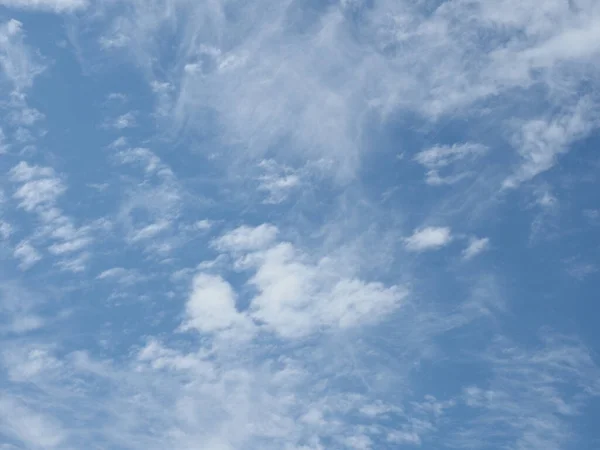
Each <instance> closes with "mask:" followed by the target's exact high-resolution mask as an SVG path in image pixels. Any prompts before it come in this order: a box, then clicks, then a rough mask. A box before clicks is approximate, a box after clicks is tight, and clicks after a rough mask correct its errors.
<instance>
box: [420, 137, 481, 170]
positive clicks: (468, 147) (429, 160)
mask: <svg viewBox="0 0 600 450" xmlns="http://www.w3.org/2000/svg"><path fill="white" fill-rule="evenodd" d="M486 151H487V147H485V146H483V145H481V144H473V143H466V144H454V145H452V146H448V145H444V146H442V145H440V146H435V147H432V148H429V149H427V150H422V151H420V152H419V153H417V154H416V155H415V157H414V159H415V161H417V162H418V163H419V164H422V165H423V166H425V167H426V168H428V169H441V168H443V167H447V166H449V165H450V164H453V163H455V162H457V161H460V160H463V159H466V158H473V157H476V156H480V155H482V154H483V153H485V152H486Z"/></svg>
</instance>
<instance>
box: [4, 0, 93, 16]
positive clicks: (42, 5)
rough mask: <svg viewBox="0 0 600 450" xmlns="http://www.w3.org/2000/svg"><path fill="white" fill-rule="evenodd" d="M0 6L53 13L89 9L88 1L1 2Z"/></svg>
mask: <svg viewBox="0 0 600 450" xmlns="http://www.w3.org/2000/svg"><path fill="white" fill-rule="evenodd" d="M0 5H4V6H8V7H9V8H22V9H31V10H40V11H52V12H57V13H61V12H72V11H76V10H79V9H83V8H85V7H87V5H88V1H87V0H0Z"/></svg>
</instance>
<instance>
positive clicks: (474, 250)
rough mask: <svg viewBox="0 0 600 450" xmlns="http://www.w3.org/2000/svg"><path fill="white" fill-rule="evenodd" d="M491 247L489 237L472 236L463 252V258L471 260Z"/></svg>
mask: <svg viewBox="0 0 600 450" xmlns="http://www.w3.org/2000/svg"><path fill="white" fill-rule="evenodd" d="M489 247H490V240H489V238H471V239H470V240H469V245H468V246H467V248H465V249H464V250H463V252H462V256H463V259H465V260H469V259H471V258H474V257H475V256H477V255H479V254H481V253H483V252H484V251H486V250H487V249H488V248H489Z"/></svg>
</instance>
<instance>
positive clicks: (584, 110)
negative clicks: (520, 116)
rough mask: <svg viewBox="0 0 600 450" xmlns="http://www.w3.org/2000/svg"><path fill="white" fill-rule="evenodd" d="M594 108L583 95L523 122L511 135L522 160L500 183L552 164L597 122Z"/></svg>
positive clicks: (510, 184)
mask: <svg viewBox="0 0 600 450" xmlns="http://www.w3.org/2000/svg"><path fill="white" fill-rule="evenodd" d="M594 109H595V106H594V103H591V102H590V101H589V100H588V99H585V98H583V99H582V100H580V101H579V102H578V103H577V105H576V106H575V107H573V108H571V110H570V111H566V112H565V111H562V112H561V113H560V115H559V116H558V117H552V118H545V119H536V120H530V121H527V122H525V123H523V124H522V125H521V127H520V129H519V131H518V132H517V134H516V136H515V138H514V140H515V145H516V146H517V148H518V151H519V155H520V156H521V159H522V160H523V161H522V163H521V164H520V166H519V167H518V168H517V169H516V170H515V172H514V173H513V174H512V175H511V176H510V177H508V178H507V179H506V180H505V181H504V187H506V188H511V187H516V186H518V185H519V184H521V183H523V182H525V181H529V180H530V179H532V178H534V177H535V176H537V175H539V174H540V173H542V172H545V171H546V170H549V169H550V168H552V166H554V164H555V163H556V161H557V158H558V157H559V156H560V155H561V154H564V153H567V152H568V151H569V147H570V145H571V144H572V143H573V142H575V141H576V140H578V139H581V138H583V137H585V136H586V135H587V134H588V133H589V132H590V131H591V130H592V129H593V128H594V127H595V126H596V125H597V123H598V120H597V117H596V116H597V113H596V112H595V111H594Z"/></svg>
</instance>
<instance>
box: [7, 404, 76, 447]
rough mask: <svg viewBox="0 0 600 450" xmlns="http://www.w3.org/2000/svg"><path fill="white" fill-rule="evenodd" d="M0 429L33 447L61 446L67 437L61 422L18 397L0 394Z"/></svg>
mask: <svg viewBox="0 0 600 450" xmlns="http://www.w3.org/2000/svg"><path fill="white" fill-rule="evenodd" d="M0 431H2V433H3V434H5V435H7V436H9V437H10V438H16V439H18V440H19V441H20V442H22V443H24V444H25V445H27V446H28V447H29V448H33V449H41V448H45V449H54V448H57V449H59V448H61V445H62V444H63V442H64V441H65V439H66V438H67V436H66V433H65V432H64V431H63V429H62V426H61V424H60V423H59V422H58V421H56V420H54V419H53V418H52V416H50V415H45V414H42V413H40V412H38V411H36V410H35V409H32V408H31V407H29V406H28V405H26V404H24V403H23V402H22V401H21V400H20V399H19V398H18V397H15V398H13V397H10V396H7V395H2V396H0Z"/></svg>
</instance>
